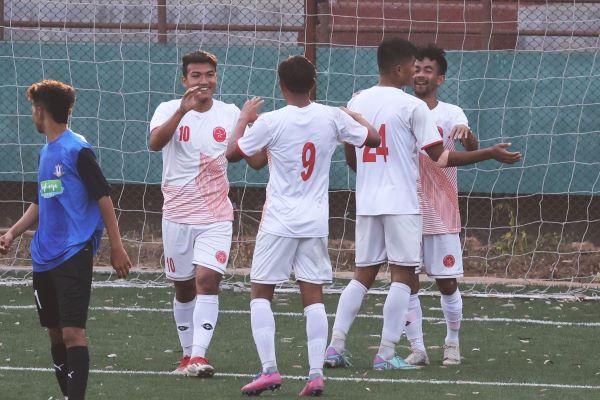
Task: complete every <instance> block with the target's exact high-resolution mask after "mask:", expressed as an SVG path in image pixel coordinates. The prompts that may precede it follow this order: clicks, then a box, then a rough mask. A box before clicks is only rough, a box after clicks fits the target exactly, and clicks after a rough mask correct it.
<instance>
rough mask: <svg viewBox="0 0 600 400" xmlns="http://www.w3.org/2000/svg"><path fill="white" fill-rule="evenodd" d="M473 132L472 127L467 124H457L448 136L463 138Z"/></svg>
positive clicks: (455, 138) (453, 138)
mask: <svg viewBox="0 0 600 400" xmlns="http://www.w3.org/2000/svg"><path fill="white" fill-rule="evenodd" d="M470 134H471V129H469V127H468V126H466V125H462V124H459V125H455V126H454V127H453V128H452V131H450V135H449V136H448V137H449V138H450V139H451V140H461V139H466V138H468V137H469V135H470Z"/></svg>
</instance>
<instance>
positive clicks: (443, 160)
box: [425, 143, 521, 168]
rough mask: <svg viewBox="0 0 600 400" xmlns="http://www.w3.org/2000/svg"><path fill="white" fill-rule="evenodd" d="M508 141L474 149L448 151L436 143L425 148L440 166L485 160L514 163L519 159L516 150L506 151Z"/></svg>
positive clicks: (455, 165)
mask: <svg viewBox="0 0 600 400" xmlns="http://www.w3.org/2000/svg"><path fill="white" fill-rule="evenodd" d="M510 145H511V144H510V143H498V144H495V145H493V146H490V147H486V148H484V149H479V150H474V151H449V150H446V149H444V146H443V145H442V144H441V143H440V144H436V145H433V146H430V147H428V148H426V149H425V152H427V155H429V157H430V158H431V159H432V160H433V161H436V162H437V163H438V165H439V166H440V167H442V168H443V167H458V166H461V165H469V164H474V163H477V162H480V161H485V160H496V161H499V162H501V163H503V164H514V163H516V162H517V161H519V160H520V159H521V153H520V152H518V151H508V150H507V148H508V147H510Z"/></svg>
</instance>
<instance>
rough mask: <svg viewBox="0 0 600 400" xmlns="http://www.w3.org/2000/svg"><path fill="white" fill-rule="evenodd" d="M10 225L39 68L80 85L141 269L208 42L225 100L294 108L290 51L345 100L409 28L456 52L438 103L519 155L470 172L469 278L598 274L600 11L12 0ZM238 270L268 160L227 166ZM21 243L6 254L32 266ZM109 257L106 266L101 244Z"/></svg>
mask: <svg viewBox="0 0 600 400" xmlns="http://www.w3.org/2000/svg"><path fill="white" fill-rule="evenodd" d="M0 7H1V8H2V10H0V11H3V12H0V15H2V17H3V19H2V20H1V21H0V26H1V28H0V70H1V72H2V73H1V74H0V138H2V140H1V141H0V160H1V161H0V202H1V204H2V210H3V211H2V220H1V221H0V223H1V225H2V226H4V227H7V226H9V225H10V224H12V223H14V221H15V220H16V219H17V218H18V217H19V216H20V215H21V214H22V212H23V210H24V208H25V207H26V205H27V202H28V201H30V200H31V199H32V197H33V195H34V193H35V190H36V189H35V178H36V172H37V154H38V152H39V149H40V148H41V146H42V145H43V143H44V137H43V136H41V135H39V134H37V133H36V131H35V129H34V127H33V125H32V123H31V118H30V105H29V103H28V102H27V101H26V99H25V96H24V92H25V90H26V88H27V87H28V86H29V85H30V84H31V83H33V82H35V81H38V80H40V79H43V78H52V79H59V80H62V81H65V82H68V83H70V84H72V85H74V86H75V88H76V89H77V93H78V100H77V105H76V107H75V110H74V113H73V118H72V121H71V126H72V128H73V129H74V130H75V131H78V132H80V133H82V134H84V135H85V136H86V137H87V139H88V141H89V142H91V143H92V144H94V146H95V148H96V151H97V154H98V157H99V160H100V162H101V166H102V168H103V170H104V172H105V174H106V176H107V177H108V178H109V179H110V181H111V183H112V184H113V197H114V200H115V204H116V207H117V208H118V211H119V221H120V226H121V229H122V231H123V234H124V236H125V238H126V242H127V245H128V248H129V250H130V253H131V254H132V256H133V257H132V258H133V259H134V260H135V262H136V263H137V264H138V265H141V266H148V267H157V266H158V265H159V263H160V259H161V254H162V247H161V232H160V220H161V206H162V195H161V192H160V180H161V166H162V164H161V163H162V161H161V155H160V153H152V152H149V151H148V147H147V138H148V121H149V120H150V118H151V117H152V114H153V112H154V110H155V109H156V107H157V106H158V104H159V103H160V102H162V101H166V100H170V99H173V98H176V97H178V96H180V95H181V94H182V91H183V87H182V86H181V85H180V83H179V82H180V81H179V76H180V75H181V72H180V69H179V64H180V60H181V57H182V56H183V55H184V54H185V53H186V52H188V51H191V50H195V49H198V48H202V49H205V50H209V51H212V52H214V53H215V54H216V55H217V56H218V58H219V69H218V72H219V84H218V98H219V99H221V100H223V101H226V102H232V103H235V104H237V105H238V106H241V105H242V104H243V102H244V101H245V100H246V99H247V98H248V97H249V96H254V95H257V96H261V97H263V98H265V100H266V102H265V107H264V108H265V110H266V111H268V110H271V109H274V108H276V107H279V106H281V105H282V104H283V100H282V96H281V94H280V92H279V89H278V86H277V79H276V68H277V65H278V63H279V61H280V60H281V59H283V58H285V57H287V56H288V55H291V54H299V53H304V52H305V51H306V54H307V55H309V56H310V58H311V59H313V60H314V61H315V63H316V65H317V69H318V82H317V90H316V99H317V100H318V101H321V102H324V103H327V104H331V105H342V104H345V103H346V102H347V101H348V99H349V98H350V97H351V96H352V94H353V93H354V92H356V91H357V90H360V89H364V88H366V87H368V86H370V85H373V84H375V83H376V82H377V76H376V75H377V67H376V57H375V50H374V47H375V46H376V45H377V44H378V43H379V41H380V40H381V39H382V38H383V37H387V36H391V35H398V36H401V37H407V38H409V39H411V40H413V41H415V42H416V43H420V44H423V43H429V42H436V43H438V44H439V45H441V46H444V47H446V48H447V49H448V61H449V70H448V74H447V80H446V83H445V84H444V86H443V87H442V90H441V99H442V100H445V101H448V102H450V103H454V104H458V105H459V106H461V107H462V108H463V109H464V110H465V112H466V114H467V116H468V117H469V120H470V124H471V127H472V128H473V130H474V131H475V132H476V133H477V134H478V136H479V138H480V141H481V144H482V145H483V146H487V145H490V144H492V143H496V142H499V141H501V140H502V141H510V142H512V143H513V147H515V148H517V149H519V150H520V151H521V152H523V154H524V160H523V162H522V163H521V164H517V165H516V166H513V167H508V168H504V167H502V168H501V167H499V166H498V165H497V164H496V163H492V162H486V163H481V164H478V165H477V166H471V167H465V168H463V169H461V170H460V173H459V191H460V192H461V195H460V203H461V213H462V223H463V226H464V227H465V229H464V230H463V238H464V239H465V240H464V243H465V256H466V260H467V274H468V275H494V276H508V277H514V278H524V277H529V278H531V277H540V278H561V279H571V278H572V277H575V276H578V277H587V278H589V277H593V276H595V275H596V274H597V273H598V269H599V268H600V267H599V266H600V262H599V261H600V251H599V249H598V247H597V246H600V230H599V229H598V228H599V227H600V223H599V221H600V215H599V214H600V211H598V210H599V208H598V200H597V198H598V196H597V195H598V192H599V191H600V185H599V183H598V180H599V176H600V175H599V173H600V163H599V162H598V156H597V154H600V141H599V133H598V129H599V128H598V127H599V126H600V115H599V114H598V112H597V109H598V103H599V99H598V96H599V95H598V93H600V81H599V80H598V79H597V77H598V67H597V62H596V55H597V53H598V34H599V32H600V26H599V25H600V22H599V21H600V4H598V3H596V2H584V1H569V2H557V1H491V0H489V1H422V2H414V1H413V2H407V1H385V2H384V1H335V2H333V1H292V0H288V1H283V0H281V1H277V0H261V1H253V2H244V1H203V2H197V1H191V0H190V1H175V0H168V1H164V0H158V1H150V0H145V1H142V2H140V1H132V0H95V1H88V2H70V1H30V0H28V1H24V0H4V1H2V0H0ZM229 178H230V182H231V194H230V195H231V199H232V202H233V203H234V204H235V207H236V213H235V218H236V220H235V223H234V226H235V237H234V242H235V244H234V249H232V258H231V260H232V263H233V264H234V266H235V267H248V266H249V261H250V259H251V254H252V248H253V240H254V237H255V235H256V231H257V228H258V223H259V221H260V217H261V210H262V205H263V203H264V197H265V191H264V186H265V183H266V180H267V179H268V173H267V171H266V170H263V171H258V172H256V171H253V170H251V169H249V168H247V167H246V166H245V164H244V163H240V164H235V165H230V167H229ZM330 186H331V189H330V229H331V234H330V239H331V241H330V250H331V256H332V260H333V262H334V265H335V267H336V269H337V270H343V269H349V268H350V267H351V266H352V265H353V257H354V254H353V246H354V242H353V241H354V210H355V205H354V195H353V188H354V174H353V173H350V172H349V170H348V169H347V168H346V166H345V163H344V158H343V152H341V151H339V152H337V153H336V154H335V155H334V163H333V167H332V171H331V184H330ZM28 260H29V256H28V252H27V246H26V242H22V243H20V245H19V246H18V250H17V254H16V255H15V254H11V255H9V256H8V257H5V258H1V259H0V264H4V265H14V264H27V263H28V262H29V261H28ZM101 262H104V263H106V256H105V255H103V256H102V258H101Z"/></svg>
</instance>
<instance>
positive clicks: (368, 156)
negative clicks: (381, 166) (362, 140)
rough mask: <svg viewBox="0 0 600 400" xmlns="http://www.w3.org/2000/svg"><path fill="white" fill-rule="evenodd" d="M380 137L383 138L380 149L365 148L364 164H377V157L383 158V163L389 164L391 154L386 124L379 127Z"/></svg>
mask: <svg viewBox="0 0 600 400" xmlns="http://www.w3.org/2000/svg"><path fill="white" fill-rule="evenodd" d="M379 135H380V136H381V145H380V146H379V147H376V148H373V147H367V146H365V148H364V149H363V157H362V161H363V162H364V163H372V162H377V156H383V162H387V156H388V155H389V153H390V152H389V149H388V147H387V146H386V142H385V124H381V126H380V127H379Z"/></svg>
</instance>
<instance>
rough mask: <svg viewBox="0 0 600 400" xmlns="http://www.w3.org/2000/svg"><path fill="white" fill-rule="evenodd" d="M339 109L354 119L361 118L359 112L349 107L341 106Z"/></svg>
mask: <svg viewBox="0 0 600 400" xmlns="http://www.w3.org/2000/svg"><path fill="white" fill-rule="evenodd" d="M340 110H342V111H343V112H345V113H346V114H348V115H349V116H351V117H352V118H353V119H354V120H355V121H358V120H360V119H361V118H363V116H362V114H361V113H358V112H356V111H352V110H351V109H349V108H347V107H344V106H341V107H340Z"/></svg>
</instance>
